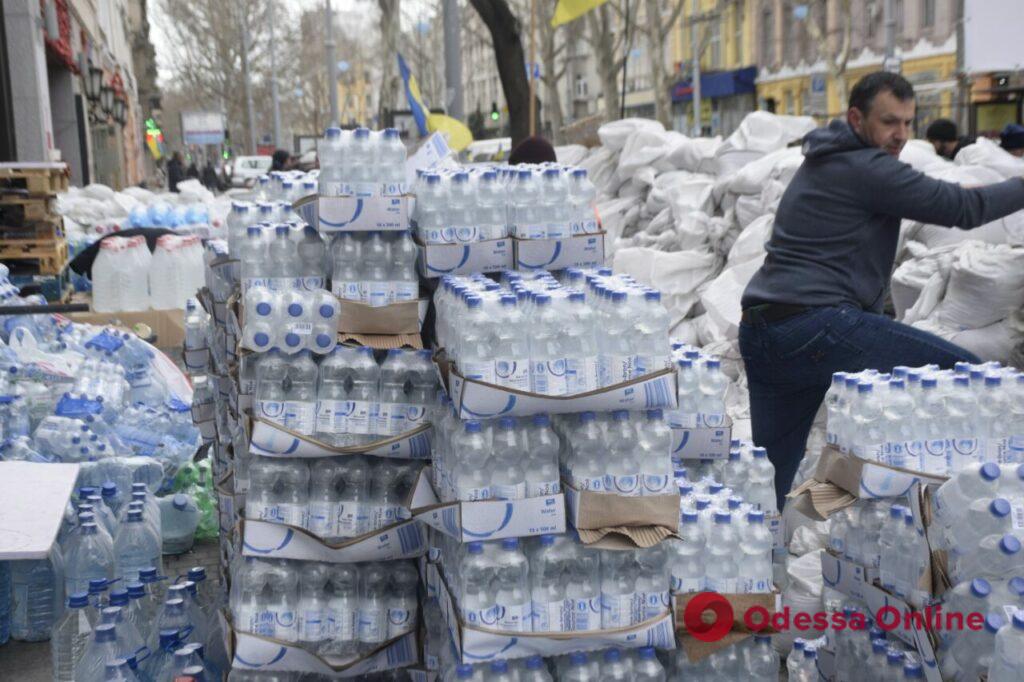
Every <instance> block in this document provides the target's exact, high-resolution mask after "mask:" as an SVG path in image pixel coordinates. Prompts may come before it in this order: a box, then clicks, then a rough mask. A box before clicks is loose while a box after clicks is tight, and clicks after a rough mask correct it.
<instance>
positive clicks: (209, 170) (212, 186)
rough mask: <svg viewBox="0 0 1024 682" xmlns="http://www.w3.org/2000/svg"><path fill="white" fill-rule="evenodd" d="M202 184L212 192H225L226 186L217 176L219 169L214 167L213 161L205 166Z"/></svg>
mask: <svg viewBox="0 0 1024 682" xmlns="http://www.w3.org/2000/svg"><path fill="white" fill-rule="evenodd" d="M201 182H202V183H203V185H204V186H205V187H206V188H207V189H208V190H210V191H211V192H221V191H223V190H224V186H223V185H222V184H221V181H220V178H219V177H218V176H217V169H216V168H214V167H213V162H212V161H207V162H206V165H205V166H203V178H202V180H201Z"/></svg>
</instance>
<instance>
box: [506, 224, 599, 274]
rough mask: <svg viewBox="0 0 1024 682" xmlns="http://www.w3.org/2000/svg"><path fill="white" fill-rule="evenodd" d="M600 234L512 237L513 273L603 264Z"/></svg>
mask: <svg viewBox="0 0 1024 682" xmlns="http://www.w3.org/2000/svg"><path fill="white" fill-rule="evenodd" d="M604 238H605V233H604V232H598V233H596V234H580V235H576V236H573V237H566V238H564V239H518V238H513V240H512V241H513V244H514V249H515V269H516V270H562V269H564V268H586V267H592V266H596V265H604V262H605V258H604Z"/></svg>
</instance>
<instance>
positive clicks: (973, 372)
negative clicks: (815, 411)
mask: <svg viewBox="0 0 1024 682" xmlns="http://www.w3.org/2000/svg"><path fill="white" fill-rule="evenodd" d="M825 404H826V406H827V409H828V442H829V443H830V444H832V445H835V446H836V447H838V448H840V449H841V450H843V451H844V452H852V453H853V454H855V455H857V456H858V457H861V458H863V459H868V460H873V461H878V462H882V463H884V464H889V465H891V466H897V467H905V468H909V469H914V470H918V471H923V472H926V473H930V474H939V475H947V474H951V473H955V472H957V471H959V470H961V469H963V468H964V467H965V466H967V465H969V464H972V463H976V462H996V463H1024V373H1021V372H1020V371H1018V370H1016V369H1014V368H1012V367H1002V366H1000V365H999V363H985V364H982V365H971V364H968V363H957V365H956V366H955V368H954V369H953V370H939V368H938V367H937V366H926V367H919V368H910V367H894V368H893V371H892V374H891V375H890V374H879V373H878V372H876V371H874V370H865V371H863V372H859V373H852V374H846V373H842V372H838V373H836V374H834V375H833V377H832V385H831V387H830V388H829V390H828V393H827V394H826V396H825Z"/></svg>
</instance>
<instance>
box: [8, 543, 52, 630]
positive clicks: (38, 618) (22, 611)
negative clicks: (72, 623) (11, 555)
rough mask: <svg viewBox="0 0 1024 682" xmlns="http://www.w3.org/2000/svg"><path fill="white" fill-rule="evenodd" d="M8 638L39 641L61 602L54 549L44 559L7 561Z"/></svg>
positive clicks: (50, 628)
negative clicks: (9, 608) (8, 578)
mask: <svg viewBox="0 0 1024 682" xmlns="http://www.w3.org/2000/svg"><path fill="white" fill-rule="evenodd" d="M10 580H11V583H10V584H11V600H10V603H11V626H10V627H11V630H10V632H11V637H13V638H14V639H17V640H20V641H23V642H43V641H45V640H47V639H49V638H50V631H51V630H52V629H53V625H54V623H55V622H56V621H57V619H58V618H59V617H60V614H61V609H62V605H63V602H64V559H63V557H62V555H61V551H60V547H57V546H54V547H53V549H51V550H50V556H49V558H47V559H37V560H29V561H12V562H10Z"/></svg>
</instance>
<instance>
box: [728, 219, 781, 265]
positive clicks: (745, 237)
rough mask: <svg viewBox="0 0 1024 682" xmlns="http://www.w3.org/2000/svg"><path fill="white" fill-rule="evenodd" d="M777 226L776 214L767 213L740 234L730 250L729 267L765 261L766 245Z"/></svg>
mask: <svg viewBox="0 0 1024 682" xmlns="http://www.w3.org/2000/svg"><path fill="white" fill-rule="evenodd" d="M774 224H775V214H774V213H767V214H765V215H762V216H761V217H759V218H757V219H756V220H754V222H752V223H750V225H748V226H747V228H746V229H745V230H743V231H742V232H740V235H739V237H737V238H736V241H735V242H734V243H733V245H732V248H731V249H729V256H728V258H727V259H726V260H727V262H728V264H729V267H733V266H735V265H739V264H740V263H745V262H747V261H749V260H755V259H756V260H759V261H762V262H763V261H764V256H765V249H764V245H765V244H766V243H768V240H769V239H770V238H771V236H772V227H773V226H774Z"/></svg>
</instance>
